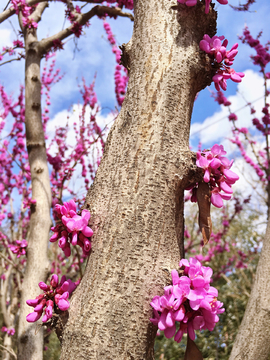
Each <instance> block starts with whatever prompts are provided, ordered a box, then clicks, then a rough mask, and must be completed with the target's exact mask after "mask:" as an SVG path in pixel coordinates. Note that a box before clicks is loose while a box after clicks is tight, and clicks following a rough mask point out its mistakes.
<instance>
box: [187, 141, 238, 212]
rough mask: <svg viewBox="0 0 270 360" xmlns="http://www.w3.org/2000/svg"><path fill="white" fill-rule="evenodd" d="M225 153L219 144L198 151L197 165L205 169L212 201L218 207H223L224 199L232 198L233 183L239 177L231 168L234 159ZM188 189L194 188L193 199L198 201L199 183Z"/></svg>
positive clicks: (205, 179) (205, 178)
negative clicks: (227, 156)
mask: <svg viewBox="0 0 270 360" xmlns="http://www.w3.org/2000/svg"><path fill="white" fill-rule="evenodd" d="M224 155H226V151H225V150H224V148H223V146H222V145H218V144H215V145H214V146H212V148H211V150H210V151H207V150H204V151H198V152H197V161H196V165H197V166H198V167H200V168H202V169H204V177H203V180H204V181H205V182H206V183H209V187H210V190H211V203H212V204H213V205H214V206H216V207H218V208H221V207H223V200H229V199H231V196H232V192H233V191H232V188H231V185H233V184H234V183H235V182H236V181H237V180H238V179H239V176H238V175H237V174H235V173H234V172H233V171H231V170H230V168H231V167H232V164H233V160H232V161H230V160H229V159H227V158H226V157H225V156H224ZM186 190H192V197H191V201H192V202H197V197H196V191H197V185H196V186H194V187H192V188H188V189H186Z"/></svg>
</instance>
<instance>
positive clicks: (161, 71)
mask: <svg viewBox="0 0 270 360" xmlns="http://www.w3.org/2000/svg"><path fill="white" fill-rule="evenodd" d="M172 5H173V4H172V3H171V2H169V1H167V0H161V1H156V0H149V1H143V0H137V1H136V3H135V22H134V32H133V36H132V39H131V41H130V42H129V44H128V45H126V46H125V51H126V53H127V54H126V56H127V57H129V60H128V61H127V62H128V63H129V66H130V79H129V84H128V91H127V95H126V99H125V101H124V104H123V107H122V109H121V112H120V114H119V116H118V118H117V120H116V122H115V124H114V126H113V129H112V130H111V132H110V135H109V137H108V140H107V143H106V147H105V152H104V156H103V159H102V161H101V165H100V167H99V169H98V172H97V176H96V179H95V181H94V184H93V186H92V187H91V189H90V190H89V193H88V196H87V199H86V204H85V208H88V209H89V210H90V211H91V214H92V218H91V220H90V226H92V227H93V230H94V232H95V235H94V237H93V243H92V249H93V251H92V254H91V256H90V259H89V262H88V265H87V268H86V272H85V275H84V277H83V279H82V282H81V284H80V286H79V287H78V289H77V290H76V292H75V294H74V295H73V298H72V301H71V307H70V314H69V320H68V323H67V325H66V327H65V331H64V335H63V347H62V354H61V359H80V360H82V359H87V360H89V359H99V360H101V359H117V360H124V359H125V360H126V359H136V360H137V359H147V360H148V359H153V344H154V340H155V335H156V331H157V328H156V327H155V326H153V325H152V324H151V322H150V321H149V318H150V317H151V316H152V309H151V306H150V305H149V304H150V302H151V299H152V298H153V296H154V295H158V294H159V295H160V294H161V293H162V292H163V287H164V286H165V285H168V275H170V271H171V270H172V269H173V268H177V267H178V262H179V260H180V257H183V255H184V251H183V248H184V247H183V232H184V231H183V230H184V229H183V225H184V219H183V192H184V188H185V187H186V186H187V184H188V182H189V180H192V176H193V175H194V173H192V171H191V170H192V169H193V161H192V158H193V156H192V153H191V152H190V151H189V130H190V118H191V113H192V108H193V102H194V98H195V95H196V93H197V92H198V91H200V90H201V89H202V88H203V87H205V86H206V85H207V84H208V82H209V79H211V76H210V77H209V73H210V72H211V71H210V70H209V71H205V66H206V62H205V61H204V60H205V57H204V55H202V54H201V52H200V51H199V42H200V40H201V39H202V37H203V35H204V34H205V33H208V34H209V35H210V36H213V35H214V33H215V20H216V13H215V12H214V11H211V12H210V14H209V15H207V16H206V15H205V14H204V6H203V5H202V4H198V6H196V7H194V8H188V7H186V6H181V5H179V6H178V10H173V9H172V8H171V6H172ZM169 278H170V276H169Z"/></svg>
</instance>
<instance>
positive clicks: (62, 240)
mask: <svg viewBox="0 0 270 360" xmlns="http://www.w3.org/2000/svg"><path fill="white" fill-rule="evenodd" d="M55 211H56V213H57V216H58V218H59V219H61V222H60V223H58V224H57V225H56V226H55V227H52V228H51V230H52V231H53V232H54V234H53V235H52V237H51V238H50V242H55V241H57V240H58V246H59V247H60V248H61V249H62V250H63V251H64V253H65V255H66V256H67V257H68V256H70V254H71V249H70V244H71V245H73V246H75V245H79V246H80V247H81V248H82V250H83V254H84V255H86V256H87V255H89V253H90V250H91V242H90V240H89V238H90V237H91V236H92V235H93V230H92V229H91V228H90V227H89V226H88V222H89V220H90V217H91V215H90V212H89V211H88V210H83V211H82V213H81V216H80V215H77V213H76V204H75V202H74V200H70V201H69V202H65V203H64V205H59V204H56V205H55Z"/></svg>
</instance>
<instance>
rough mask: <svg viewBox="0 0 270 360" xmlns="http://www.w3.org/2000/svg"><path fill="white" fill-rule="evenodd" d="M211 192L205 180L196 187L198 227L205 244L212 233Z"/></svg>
mask: <svg viewBox="0 0 270 360" xmlns="http://www.w3.org/2000/svg"><path fill="white" fill-rule="evenodd" d="M210 198H211V192H210V188H209V185H208V184H207V183H205V182H200V183H199V186H198V189H197V200H198V205H199V227H200V230H201V232H202V236H203V243H204V245H206V244H207V243H208V241H209V239H210V236H211V233H212V221H211V214H210V208H211V201H210Z"/></svg>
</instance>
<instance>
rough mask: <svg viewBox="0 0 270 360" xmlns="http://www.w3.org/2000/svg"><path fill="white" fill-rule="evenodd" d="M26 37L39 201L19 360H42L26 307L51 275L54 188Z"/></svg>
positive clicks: (29, 141)
mask: <svg viewBox="0 0 270 360" xmlns="http://www.w3.org/2000/svg"><path fill="white" fill-rule="evenodd" d="M39 6H40V5H39ZM37 10H38V9H37ZM41 10H42V9H41ZM43 10H44V9H43ZM41 12H42V11H41ZM24 36H25V54H26V57H25V128H26V146H27V150H28V156H29V164H30V169H31V181H32V198H33V199H35V200H36V204H35V205H32V207H31V219H30V230H29V235H28V238H27V239H28V247H27V265H26V272H25V276H24V280H23V286H22V296H21V308H20V318H19V329H18V360H40V359H42V358H43V329H39V331H36V330H37V326H36V324H35V323H28V322H27V321H26V315H27V314H29V313H30V312H33V308H31V307H29V306H28V305H27V304H26V300H27V299H35V297H36V296H37V295H38V294H40V289H39V287H38V283H39V282H40V281H46V278H47V274H48V271H49V261H48V257H47V250H48V240H49V231H50V227H51V224H52V222H51V217H50V209H51V187H50V179H49V170H48V165H47V155H46V148H45V139H44V131H43V125H42V118H41V93H40V92H41V81H40V61H41V57H42V53H41V52H40V51H39V48H38V46H37V45H38V42H37V35H36V30H34V29H27V30H25V31H24Z"/></svg>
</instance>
